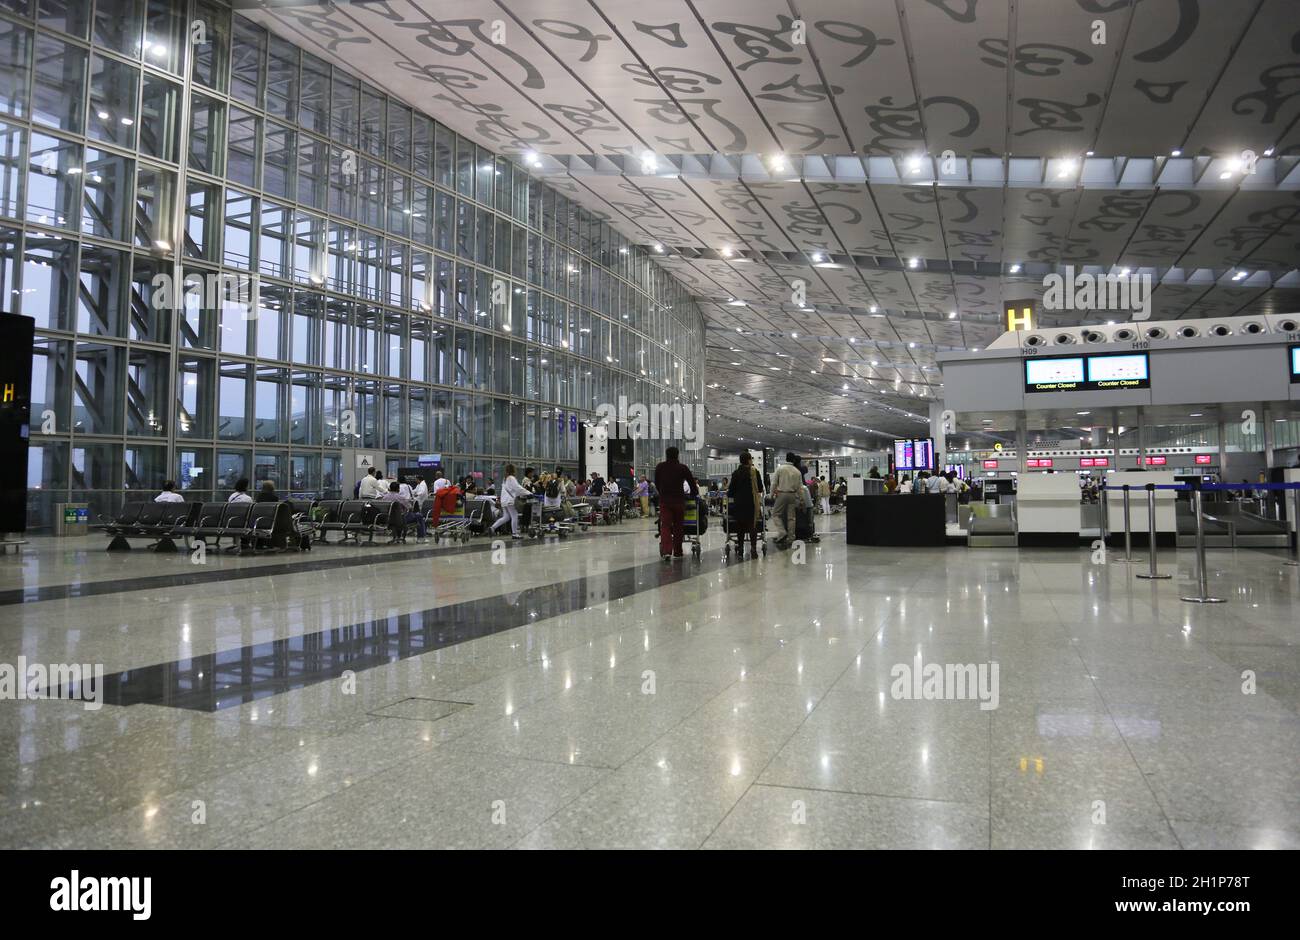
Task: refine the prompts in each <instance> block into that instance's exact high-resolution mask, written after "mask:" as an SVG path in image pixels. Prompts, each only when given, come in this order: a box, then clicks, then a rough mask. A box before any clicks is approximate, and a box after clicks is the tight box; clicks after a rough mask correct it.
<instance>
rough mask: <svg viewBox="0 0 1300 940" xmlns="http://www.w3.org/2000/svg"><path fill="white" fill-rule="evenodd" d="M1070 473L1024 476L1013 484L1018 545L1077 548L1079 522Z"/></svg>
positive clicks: (1075, 484) (1075, 482) (1077, 500)
mask: <svg viewBox="0 0 1300 940" xmlns="http://www.w3.org/2000/svg"><path fill="white" fill-rule="evenodd" d="M1080 503H1081V501H1080V497H1079V480H1078V478H1077V477H1076V476H1075V475H1074V474H1073V473H1068V474H1067V473H1023V474H1021V475H1020V479H1019V480H1018V481H1017V485H1016V522H1017V526H1018V530H1019V538H1018V542H1019V544H1020V545H1054V546H1066V547H1071V548H1073V547H1077V546H1078V544H1079V540H1080V538H1081V535H1080V531H1079V530H1080V526H1081V523H1082V520H1081V516H1080V511H1079V508H1080Z"/></svg>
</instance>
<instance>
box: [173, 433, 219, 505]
mask: <svg viewBox="0 0 1300 940" xmlns="http://www.w3.org/2000/svg"><path fill="white" fill-rule="evenodd" d="M213 477H214V473H213V466H212V448H210V447H189V446H186V447H184V448H182V449H180V450H177V451H176V485H177V487H179V488H180V491H181V492H182V493H183V494H184V495H185V498H186V499H187V500H190V501H195V500H198V501H200V502H211V499H212V492H211V489H210V488H211V486H212V482H213Z"/></svg>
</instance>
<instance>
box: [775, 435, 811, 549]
mask: <svg viewBox="0 0 1300 940" xmlns="http://www.w3.org/2000/svg"><path fill="white" fill-rule="evenodd" d="M803 486H804V483H803V476H802V475H801V474H800V473H799V458H798V457H797V456H796V455H795V454H794V453H793V452H791V453H788V454H786V455H785V463H783V464H781V466H779V467H777V468H776V472H775V473H773V474H772V523H773V525H772V528H773V530H774V533H775V538H774V544H775V545H776V547H777V548H786V547H787V546H788V545H789V544H790V542H791V541H793V540H794V537H795V535H794V531H795V517H796V514H797V513H798V511H799V504H800V492H799V491H800V490H801V489H802V488H803Z"/></svg>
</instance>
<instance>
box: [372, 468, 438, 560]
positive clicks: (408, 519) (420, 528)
mask: <svg viewBox="0 0 1300 940" xmlns="http://www.w3.org/2000/svg"><path fill="white" fill-rule="evenodd" d="M379 501H380V502H383V503H397V504H398V505H399V506H401V507H402V508H401V510H400V512H401V518H402V525H401V526H397V525H394V526H393V531H394V532H395V533H396V532H400V531H402V527H404V526H408V525H414V526H415V531H416V533H417V538H416V541H417V542H419V543H421V544H423V542H424V541H425V539H426V538H427V533H426V532H425V528H424V516H422V515H420V514H419V513H418V512H416V511H415V507H414V506H413V505H412V503H411V501H410V500H409V499H407V498H406V497H405V496H403V495H402V487H401V485H400V484H399V483H398V482H397V481H396V480H394V481H393V482H391V483H389V484H388V492H387V493H385V494H384V495H383V496H381V497H380V498H379ZM390 518H391V517H390Z"/></svg>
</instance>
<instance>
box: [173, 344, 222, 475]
mask: <svg viewBox="0 0 1300 940" xmlns="http://www.w3.org/2000/svg"><path fill="white" fill-rule="evenodd" d="M216 375H217V363H216V361H215V360H213V359H206V358H203V357H201V356H182V357H181V358H180V363H179V365H178V366H177V369H176V433H177V435H178V436H179V437H183V438H204V437H209V438H210V437H212V418H213V395H214V393H215V391H216ZM210 469H211V468H204V471H203V472H204V473H207V472H209V471H210Z"/></svg>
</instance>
